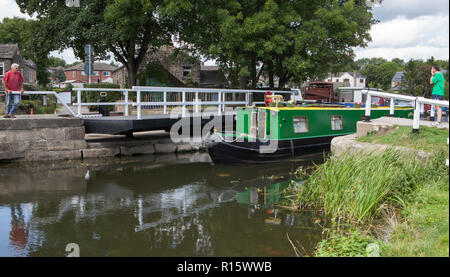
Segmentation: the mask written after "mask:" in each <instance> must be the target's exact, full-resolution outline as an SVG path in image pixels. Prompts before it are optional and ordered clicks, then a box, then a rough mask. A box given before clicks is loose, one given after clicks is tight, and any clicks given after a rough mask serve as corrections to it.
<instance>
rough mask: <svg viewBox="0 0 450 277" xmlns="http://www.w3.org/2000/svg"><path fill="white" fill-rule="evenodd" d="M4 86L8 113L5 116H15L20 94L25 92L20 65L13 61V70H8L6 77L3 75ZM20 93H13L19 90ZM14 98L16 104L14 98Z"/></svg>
mask: <svg viewBox="0 0 450 277" xmlns="http://www.w3.org/2000/svg"><path fill="white" fill-rule="evenodd" d="M3 87H4V88H5V97H6V114H5V116H3V117H4V118H15V117H16V116H15V115H14V112H15V111H16V109H17V106H19V103H20V96H21V95H20V94H22V93H23V77H22V74H21V73H20V71H19V65H18V64H16V63H13V64H12V65H11V70H10V71H8V72H6V74H5V77H3ZM19 90H20V94H12V92H13V91H19ZM13 99H14V104H12V100H13Z"/></svg>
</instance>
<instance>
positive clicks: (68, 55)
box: [50, 48, 78, 64]
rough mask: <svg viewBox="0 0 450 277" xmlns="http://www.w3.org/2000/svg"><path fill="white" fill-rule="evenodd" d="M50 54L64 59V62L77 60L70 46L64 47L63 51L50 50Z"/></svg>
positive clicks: (69, 62)
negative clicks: (68, 47)
mask: <svg viewBox="0 0 450 277" xmlns="http://www.w3.org/2000/svg"><path fill="white" fill-rule="evenodd" d="M50 56H52V57H58V58H61V59H63V60H65V61H66V63H68V64H71V63H74V62H75V61H77V60H78V59H77V58H76V57H75V55H74V53H73V50H72V48H70V49H65V50H64V51H61V52H60V51H52V52H50Z"/></svg>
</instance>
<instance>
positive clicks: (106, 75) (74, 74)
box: [64, 62, 117, 84]
mask: <svg viewBox="0 0 450 277" xmlns="http://www.w3.org/2000/svg"><path fill="white" fill-rule="evenodd" d="M116 69H117V68H116V67H115V66H112V65H110V64H107V63H100V62H98V63H94V72H93V75H92V76H91V83H101V82H105V81H106V82H108V81H109V80H111V81H112V74H113V71H114V70H116ZM64 74H65V75H66V82H70V81H78V82H81V83H86V84H87V83H88V82H89V76H87V75H86V73H85V72H84V63H79V64H76V65H74V66H72V67H69V68H66V69H64Z"/></svg>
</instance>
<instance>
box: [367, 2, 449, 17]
mask: <svg viewBox="0 0 450 277" xmlns="http://www.w3.org/2000/svg"><path fill="white" fill-rule="evenodd" d="M439 13H442V14H444V15H448V14H449V2H448V0H426V1H424V0H384V1H383V2H382V3H381V5H378V6H375V7H374V8H373V14H374V17H375V18H376V19H379V20H381V21H388V20H392V19H394V18H396V17H399V16H404V17H406V18H415V17H418V16H425V15H435V14H439Z"/></svg>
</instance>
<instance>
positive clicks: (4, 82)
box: [2, 73, 9, 95]
mask: <svg viewBox="0 0 450 277" xmlns="http://www.w3.org/2000/svg"><path fill="white" fill-rule="evenodd" d="M7 82H8V73H7V74H5V77H3V80H2V83H3V86H4V87H5V95H6V94H7V93H8V92H9V88H8V86H7V85H6V83H7Z"/></svg>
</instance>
